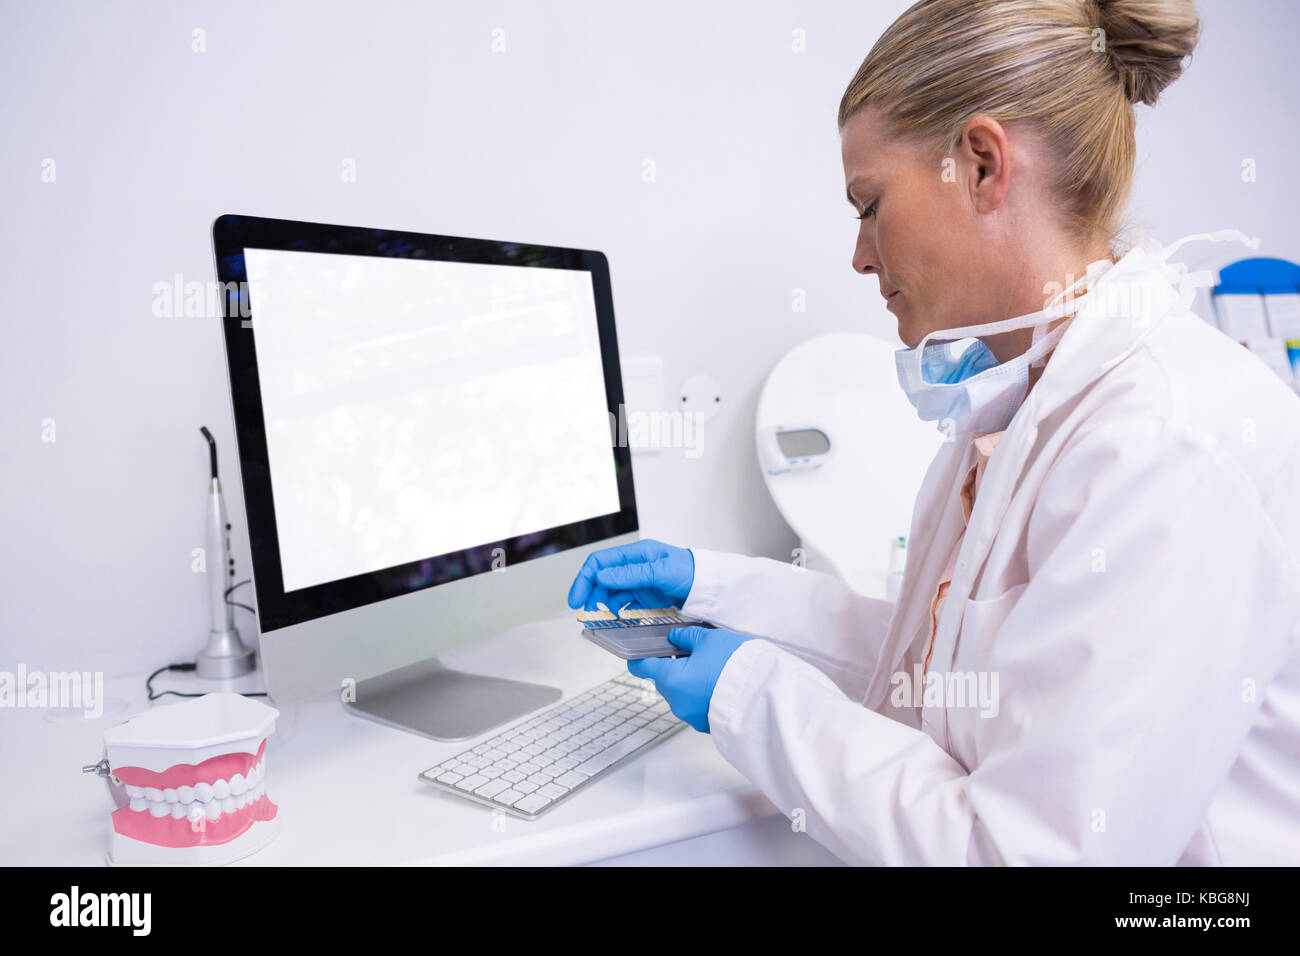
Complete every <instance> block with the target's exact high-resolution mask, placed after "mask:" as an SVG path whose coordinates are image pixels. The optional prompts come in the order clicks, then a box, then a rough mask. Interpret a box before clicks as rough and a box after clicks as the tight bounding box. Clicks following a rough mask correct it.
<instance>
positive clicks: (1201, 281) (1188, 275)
mask: <svg viewBox="0 0 1300 956" xmlns="http://www.w3.org/2000/svg"><path fill="white" fill-rule="evenodd" d="M1201 240H1204V241H1207V242H1227V241H1231V240H1235V241H1237V242H1240V243H1242V244H1243V245H1245V246H1246V247H1247V248H1248V249H1257V248H1259V245H1260V240H1259V237H1258V236H1255V237H1250V236H1247V235H1246V234H1245V233H1244V232H1242V231H1241V230H1240V229H1218V230H1215V231H1214V232H1197V233H1193V234H1192V235H1190V236H1184V237H1183V238H1181V239H1179V240H1178V241H1177V242H1174V243H1172V244H1170V245H1169V246H1167V247H1165V248H1164V249H1163V250H1162V251H1161V253H1160V256H1159V259H1160V261H1161V263H1162V265H1163V267H1164V275H1165V278H1167V279H1168V280H1169V282H1170V284H1171V285H1173V286H1174V287H1176V288H1177V289H1178V304H1179V307H1180V308H1181V309H1182V310H1183V311H1186V310H1188V309H1190V308H1191V307H1192V303H1193V302H1194V301H1195V299H1196V290H1197V289H1204V288H1208V287H1210V286H1213V285H1214V283H1215V274H1214V271H1213V270H1211V269H1200V270H1198V271H1196V272H1188V271H1187V265H1186V263H1182V262H1170V261H1169V257H1170V256H1171V255H1173V254H1174V252H1176V251H1177V250H1178V248H1179V247H1180V246H1182V245H1184V244H1186V243H1189V242H1199V241H1201Z"/></svg>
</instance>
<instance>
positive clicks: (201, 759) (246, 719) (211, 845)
mask: <svg viewBox="0 0 1300 956" xmlns="http://www.w3.org/2000/svg"><path fill="white" fill-rule="evenodd" d="M279 716H280V712H279V711H278V710H276V709H275V708H274V707H270V706H268V705H266V704H264V703H262V702H260V701H257V700H253V699H251V698H248V697H244V696H243V695H241V694H232V693H228V692H221V693H215V694H206V695H204V696H203V697H198V698H194V699H192V700H185V701H182V702H180V703H176V704H162V705H155V706H154V707H151V708H150V709H148V710H146V711H144V712H142V713H140V714H137V715H136V716H134V717H132V718H130V719H128V720H126V721H125V722H123V723H121V724H118V725H117V726H116V727H112V728H110V729H109V730H107V731H105V733H104V751H105V754H106V756H105V758H104V759H103V760H101V761H100V762H99V763H97V764H92V765H90V766H87V767H83V768H82V769H83V771H85V772H87V773H98V774H100V775H101V776H104V775H106V776H107V778H108V782H109V789H110V792H111V793H112V795H113V800H114V802H115V803H117V805H118V808H117V809H116V810H114V811H113V813H112V814H111V822H112V827H111V831H110V833H109V848H108V853H107V857H106V858H107V860H108V863H109V865H111V866H112V865H118V866H120V865H150V864H155V865H164V866H177V865H199V866H202V865H208V866H212V865H220V864H223V863H230V862H232V861H234V860H238V859H240V858H241V857H245V856H248V855H249V854H250V853H255V852H256V851H258V850H260V849H261V848H262V847H264V846H266V845H267V844H268V843H270V842H271V841H272V840H274V839H275V837H276V835H277V834H278V833H279V832H280V818H279V813H278V808H277V807H276V805H275V804H274V803H272V802H271V800H270V797H269V795H268V794H267V789H266V776H265V772H266V762H265V753H266V742H267V739H268V738H269V737H270V736H271V734H273V733H274V732H275V721H276V718H277V717H279ZM236 790H238V791H239V792H238V793H236V792H235V791H236ZM186 798H188V799H186ZM178 808H179V812H178Z"/></svg>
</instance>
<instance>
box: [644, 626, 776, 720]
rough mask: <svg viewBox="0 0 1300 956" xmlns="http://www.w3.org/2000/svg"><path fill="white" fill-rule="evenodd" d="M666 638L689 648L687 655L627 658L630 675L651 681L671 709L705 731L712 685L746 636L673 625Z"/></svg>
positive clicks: (746, 638) (713, 629) (711, 629)
mask: <svg viewBox="0 0 1300 956" xmlns="http://www.w3.org/2000/svg"><path fill="white" fill-rule="evenodd" d="M668 640H669V641H671V642H672V643H673V644H675V645H676V646H678V647H680V648H682V650H685V651H690V656H689V657H646V658H643V659H641V660H639V661H628V662H627V669H628V671H629V672H630V673H631V674H632V675H633V676H634V677H644V678H649V679H650V680H652V681H654V682H655V689H656V690H657V691H659V693H660V694H662V695H663V697H664V700H666V701H668V706H669V707H670V708H672V712H673V713H674V714H676V715H677V717H679V718H680V719H681V720H684V721H686V722H687V723H688V724H690V725H691V726H692V727H694V728H695V729H696V730H698V731H700V732H701V733H705V734H707V733H708V732H709V702H710V701H712V700H713V688H714V686H715V685H716V684H717V683H718V678H719V677H721V676H722V668H723V667H725V666H726V664H727V661H728V660H729V659H730V657H731V655H732V654H734V653H735V651H736V648H738V647H739V646H740V645H741V644H743V643H744V642H745V641H748V640H750V638H749V637H748V636H747V635H745V634H737V633H735V632H734V631H724V630H722V629H721V628H716V627H700V626H699V625H693V626H691V627H675V628H673V629H672V630H671V631H669V632H668Z"/></svg>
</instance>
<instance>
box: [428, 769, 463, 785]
mask: <svg viewBox="0 0 1300 956" xmlns="http://www.w3.org/2000/svg"><path fill="white" fill-rule="evenodd" d="M434 779H435V780H437V781H438V782H439V783H455V782H456V781H457V780H463V779H465V778H464V777H462V776H461V775H460V774H458V773H452V772H451V771H447V772H446V773H444V774H443V775H442V776H441V777H435V778H434Z"/></svg>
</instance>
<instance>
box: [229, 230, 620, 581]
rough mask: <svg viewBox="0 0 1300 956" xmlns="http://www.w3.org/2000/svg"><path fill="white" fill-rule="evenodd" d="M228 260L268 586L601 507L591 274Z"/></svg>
mask: <svg viewBox="0 0 1300 956" xmlns="http://www.w3.org/2000/svg"><path fill="white" fill-rule="evenodd" d="M244 262H245V265H246V268H247V273H248V283H249V295H250V301H251V302H252V305H253V334H254V336H255V338H254V342H255V346H256V350H257V369H258V377H259V379H260V382H261V392H262V408H263V413H264V415H265V420H266V442H267V453H268V456H269V459H270V461H269V464H270V469H271V490H272V495H273V497H274V503H275V517H276V527H277V530H278V532H279V537H280V562H281V565H282V567H283V570H284V589H285V591H294V590H297V589H299V588H304V587H309V586H311V585H314V584H320V583H323V582H327V581H336V580H338V579H340V578H345V577H349V576H351V575H355V574H362V573H365V572H368V571H375V570H378V569H381V568H389V567H393V566H395V565H400V564H405V563H407V562H410V561H418V560H420V559H422V558H428V557H432V556H434V555H439V554H445V553H447V552H451V551H459V550H461V549H464V548H470V547H476V546H479V545H483V544H487V543H489V542H494V541H502V540H505V539H506V538H510V537H514V536H515V535H520V534H527V533H529V532H534V531H540V530H542V529H545V528H552V527H556V526H559V525H565V524H569V523H570V522H574V521H581V520H585V519H587V518H592V517H596V516H599V515H606V514H610V513H611V512H616V511H618V510H619V499H618V486H617V480H616V477H615V473H614V460H613V452H612V449H611V446H610V425H609V417H608V411H607V406H606V402H605V379H604V374H603V372H602V370H601V359H600V339H599V332H598V329H597V326H596V307H595V298H594V294H593V288H592V281H591V273H589V272H583V271H578V270H571V269H543V268H530V267H524V266H500V265H479V264H471V263H457V262H427V261H419V260H415V259H390V258H379V257H372V256H347V255H332V254H324V253H314V252H284V251H279V250H269V249H246V250H244Z"/></svg>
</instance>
